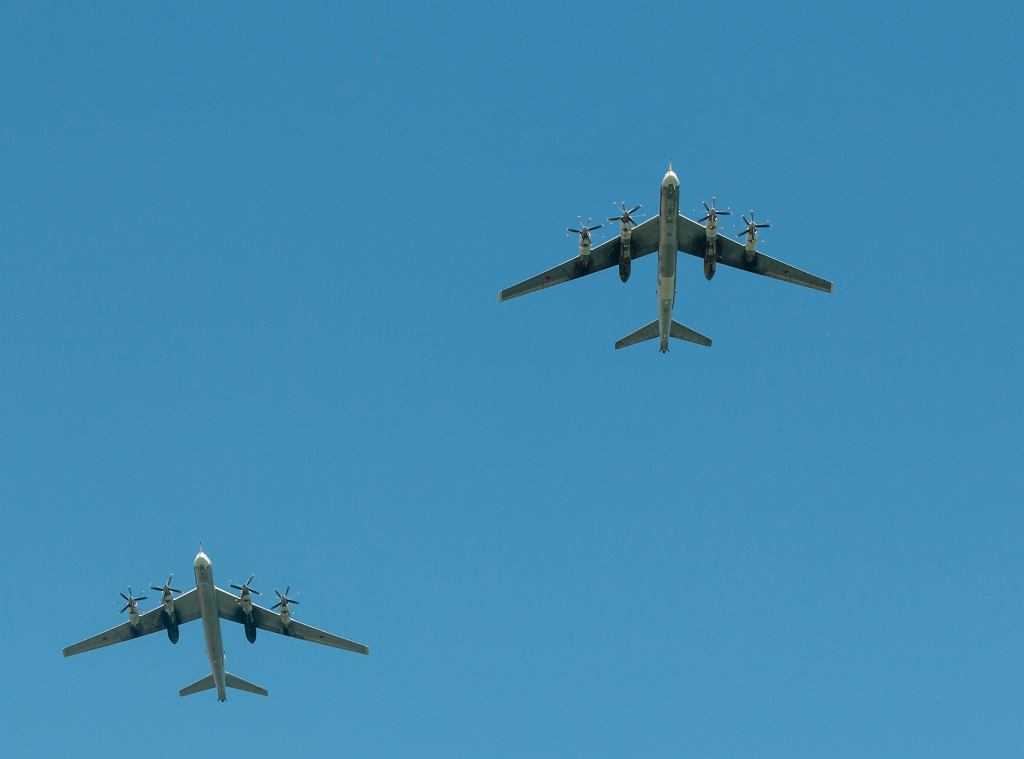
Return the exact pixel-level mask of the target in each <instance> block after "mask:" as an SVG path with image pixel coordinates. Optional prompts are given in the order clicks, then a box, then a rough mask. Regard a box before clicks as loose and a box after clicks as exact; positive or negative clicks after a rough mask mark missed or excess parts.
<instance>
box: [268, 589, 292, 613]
mask: <svg viewBox="0 0 1024 759" xmlns="http://www.w3.org/2000/svg"><path fill="white" fill-rule="evenodd" d="M291 589H292V586H291V585H289V586H288V587H287V588H285V589H284V593H282V592H281V591H279V590H277V589H276V588H275V589H274V592H275V593H276V594H277V598H278V601H277V603H276V604H274V605H273V606H271V607H270V608H271V609H276V608H277V607H278V606H280V607H282V608H288V605H289V604H291V605H293V606H295V605H298V603H299V602H298V601H293V600H292V599H290V598H288V593H289V592H290V591H291Z"/></svg>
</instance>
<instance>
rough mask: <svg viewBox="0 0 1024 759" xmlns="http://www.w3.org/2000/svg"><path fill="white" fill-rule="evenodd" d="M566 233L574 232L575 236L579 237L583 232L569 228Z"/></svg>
mask: <svg viewBox="0 0 1024 759" xmlns="http://www.w3.org/2000/svg"><path fill="white" fill-rule="evenodd" d="M565 231H566V232H572V233H574V234H577V235H578V234H582V232H581V231H580V230H578V229H572V228H568V229H566V230H565Z"/></svg>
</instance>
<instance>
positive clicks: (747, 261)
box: [499, 165, 832, 353]
mask: <svg viewBox="0 0 1024 759" xmlns="http://www.w3.org/2000/svg"><path fill="white" fill-rule="evenodd" d="M620 208H621V211H622V213H621V214H620V215H619V216H612V217H610V218H609V219H608V220H609V221H617V222H619V234H618V235H617V236H616V237H613V238H612V239H611V240H607V241H605V242H603V243H601V244H600V245H598V246H597V247H595V248H591V240H590V233H591V232H592V231H594V230H595V229H597V228H598V227H596V226H595V227H588V226H586V225H583V224H581V225H580V228H579V229H569V230H568V231H569V232H574V233H576V234H578V235H579V237H580V244H579V254H578V255H577V256H576V257H575V258H571V259H569V260H568V261H566V262H564V263H561V264H559V265H558V266H555V267H554V268H552V269H548V270H547V271H545V272H542V273H540V274H538V275H536V276H534V277H530V278H529V279H527V280H524V281H522V282H520V283H519V284H516V285H512V287H508V288H506V289H504V290H502V291H501V294H500V295H499V300H503V301H504V300H509V299H511V298H515V297H518V296H520V295H526V294H527V293H532V292H534V291H536V290H543V289H544V288H545V287H551V286H552V285H557V284H561V283H562V282H568V281H569V280H571V279H578V278H579V277H583V276H585V275H587V274H593V273H594V272H597V271H601V270H602V269H607V268H609V267H611V266H615V265H616V264H618V266H619V278H620V279H621V280H622V281H623V282H625V281H626V280H628V279H629V273H630V267H631V262H632V260H633V259H634V258H640V257H641V256H646V255H648V254H649V253H653V252H654V251H658V318H657V319H656V320H655V321H653V322H651V323H650V324H648V325H646V326H644V327H641V328H640V329H638V330H637V331H636V332H633V333H632V334H630V335H627V336H626V337H624V338H622V339H621V340H619V341H618V342H617V343H615V347H616V349H618V348H625V347H627V346H630V345H635V344H636V343H639V342H643V341H645V340H653V339H654V338H656V337H657V338H660V349H661V352H662V353H665V352H667V351H668V340H669V338H670V337H674V338H676V339H678V340H688V341H689V342H691V343H696V344H697V345H704V346H710V345H711V339H710V338H708V337H705V336H704V335H702V334H700V333H699V332H695V331H694V330H692V329H690V328H689V327H684V326H683V325H682V324H679V323H678V322H676V321H673V320H672V308H673V306H674V305H675V299H676V256H677V252H678V251H682V252H683V253H689V254H690V255H692V256H697V257H698V258H703V259H704V276H705V277H707V278H708V279H711V278H712V277H713V276H715V267H716V265H717V264H719V263H722V264H725V265H726V266H732V267H734V268H736V269H743V270H745V271H749V272H753V273H754V274H763V275H764V276H766V277H773V278H774V279H781V280H783V281H785V282H793V283H794V284H797V285H803V286H804V287H810V288H813V289H815V290H821V291H822V292H826V293H830V292H832V283H831V282H829V281H828V280H825V279H822V278H820V277H816V276H814V275H813V274H808V273H807V272H805V271H801V270H800V269H798V268H796V267H795V266H790V265H789V264H787V263H784V262H782V261H778V260H776V259H774V258H772V257H770V256H766V255H765V254H764V253H762V252H761V251H759V250H758V249H757V232H758V230H759V229H764V228H765V227H767V226H768V224H765V223H761V222H757V221H755V220H754V212H753V211H751V212H750V218H749V219H748V218H747V217H746V216H744V217H743V221H744V223H745V224H746V228H745V229H744V230H743V232H742V233H741V235H740V236H745V237H746V243H745V244H744V243H739V242H737V241H735V240H733V239H731V238H729V237H726V236H724V235H721V234H719V232H718V217H720V216H726V215H728V214H729V211H722V210H719V209H718V208H715V204H714V200H713V199H712V203H711V205H708V204H707V203H705V204H704V208H705V209H706V210H707V215H706V216H705V217H704V218H703V219H701V220H700V221H701V222H706V224H702V223H700V222H697V221H693V220H692V219H688V218H687V217H686V216H683V215H682V214H680V213H679V177H678V176H676V173H675V172H674V171H673V170H672V166H671V165H669V167H668V171H667V172H665V176H664V178H663V179H662V180H661V204H660V208H659V211H658V215H657V216H653V217H651V218H650V219H648V220H647V221H644V222H642V223H640V224H636V223H635V222H634V221H633V216H632V214H633V213H635V212H636V211H637V210H638V209H639V208H640V206H637V207H636V208H631V209H627V208H626V206H625V205H624V204H623V205H621V206H620Z"/></svg>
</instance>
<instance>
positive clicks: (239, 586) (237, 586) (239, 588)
mask: <svg viewBox="0 0 1024 759" xmlns="http://www.w3.org/2000/svg"><path fill="white" fill-rule="evenodd" d="M231 587H232V588H234V589H235V590H241V589H242V586H241V585H232V586H231Z"/></svg>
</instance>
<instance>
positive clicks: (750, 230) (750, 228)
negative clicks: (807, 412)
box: [740, 211, 771, 237]
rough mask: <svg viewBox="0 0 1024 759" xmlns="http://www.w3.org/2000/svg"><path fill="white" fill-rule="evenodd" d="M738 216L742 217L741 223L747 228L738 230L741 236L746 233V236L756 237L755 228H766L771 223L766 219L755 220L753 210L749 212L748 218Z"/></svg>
mask: <svg viewBox="0 0 1024 759" xmlns="http://www.w3.org/2000/svg"><path fill="white" fill-rule="evenodd" d="M740 218H741V219H743V223H744V224H746V225H747V228H746V229H744V230H743V231H742V232H740V235H741V236H742V235H747V236H748V237H757V230H759V229H767V228H768V227H770V226H771V224H769V223H768V222H767V221H763V222H761V223H758V222H756V221H755V220H754V212H753V211H751V212H750V218H749V219H748V218H747V217H746V216H741V217H740Z"/></svg>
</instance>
